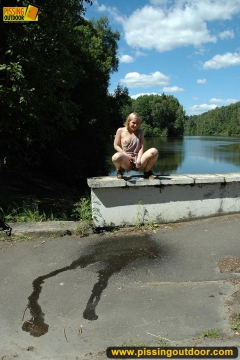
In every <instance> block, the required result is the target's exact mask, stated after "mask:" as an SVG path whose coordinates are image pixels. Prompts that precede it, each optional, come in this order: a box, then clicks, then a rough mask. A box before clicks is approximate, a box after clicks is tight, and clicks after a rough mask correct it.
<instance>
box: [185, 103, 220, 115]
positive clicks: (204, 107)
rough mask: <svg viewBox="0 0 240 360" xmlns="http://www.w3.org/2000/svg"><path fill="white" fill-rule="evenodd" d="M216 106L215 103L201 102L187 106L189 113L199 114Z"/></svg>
mask: <svg viewBox="0 0 240 360" xmlns="http://www.w3.org/2000/svg"><path fill="white" fill-rule="evenodd" d="M216 107H217V105H216V104H212V105H209V104H201V105H193V106H191V107H190V108H189V114H190V115H200V114H202V113H204V112H206V111H209V110H213V109H215V108H216Z"/></svg>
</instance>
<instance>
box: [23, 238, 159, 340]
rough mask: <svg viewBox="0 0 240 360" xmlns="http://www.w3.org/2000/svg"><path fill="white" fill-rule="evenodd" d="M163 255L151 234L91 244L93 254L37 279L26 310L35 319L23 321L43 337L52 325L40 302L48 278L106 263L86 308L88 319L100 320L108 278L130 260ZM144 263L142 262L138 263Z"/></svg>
mask: <svg viewBox="0 0 240 360" xmlns="http://www.w3.org/2000/svg"><path fill="white" fill-rule="evenodd" d="M159 257H160V247H159V245H157V244H156V243H155V242H154V241H153V240H152V239H151V237H150V236H149V235H146V236H129V237H124V238H123V237H115V238H109V239H105V240H103V241H98V242H97V243H96V244H94V245H93V246H91V250H90V253H89V254H87V255H81V256H80V257H79V258H78V259H77V260H75V261H73V262H72V263H71V264H70V265H69V266H66V267H63V268H60V269H57V270H55V271H52V272H50V273H48V274H46V275H43V276H40V277H38V278H37V279H35V280H34V281H33V283H32V284H33V292H32V293H31V295H30V296H29V297H28V304H27V307H26V309H25V311H24V315H23V320H24V316H25V312H26V310H27V309H29V311H30V314H31V319H30V320H26V321H25V322H24V323H23V326H22V330H24V331H27V332H29V333H30V335H32V336H35V337H39V336H42V335H44V334H46V333H47V332H48V329H49V325H48V324H46V323H45V322H44V313H43V311H42V308H41V306H40V305H39V303H38V300H39V297H40V294H41V291H42V285H43V284H44V281H45V280H46V279H49V278H51V277H54V276H56V275H58V274H59V273H62V272H65V271H68V270H74V269H76V268H78V267H80V268H85V267H87V266H88V265H91V264H95V263H97V262H102V263H103V266H102V268H101V269H100V270H98V271H97V273H98V281H97V282H96V283H95V284H94V286H93V289H92V293H91V295H90V297H89V300H88V302H87V304H86V308H85V310H84V311H83V317H84V319H87V320H97V319H98V315H96V312H95V311H96V306H97V304H98V303H99V301H100V298H101V294H102V292H103V290H104V289H106V287H107V285H108V280H109V279H110V277H111V276H112V275H113V274H116V273H119V272H120V271H121V270H123V269H124V268H126V267H127V266H128V265H129V264H130V263H132V262H133V261H135V260H139V259H144V258H145V259H157V258H159ZM138 266H140V264H138Z"/></svg>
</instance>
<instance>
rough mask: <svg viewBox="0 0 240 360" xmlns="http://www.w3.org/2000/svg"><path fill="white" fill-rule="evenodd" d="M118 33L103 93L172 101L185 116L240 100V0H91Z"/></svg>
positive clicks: (92, 10) (94, 11)
mask: <svg viewBox="0 0 240 360" xmlns="http://www.w3.org/2000/svg"><path fill="white" fill-rule="evenodd" d="M86 8H87V11H86V18H88V19H91V18H95V19H98V18H99V17H101V16H107V17H108V19H109V23H110V26H111V28H112V30H113V31H114V30H118V31H119V32H120V36H121V38H120V41H119V42H118V57H119V68H118V72H117V73H114V74H113V75H112V76H111V81H110V87H109V92H112V91H113V90H114V89H116V87H117V85H118V84H120V85H122V86H126V87H127V88H128V90H129V95H130V96H131V97H133V98H137V97H138V96H139V95H144V94H159V95H161V94H162V93H163V92H164V93H165V94H166V95H173V96H175V97H176V98H177V99H178V100H179V102H180V104H181V105H183V108H184V110H185V111H186V114H187V115H198V114H201V113H203V112H205V111H208V110H211V109H214V108H215V107H216V106H219V107H221V106H226V105H229V104H231V103H235V102H237V101H239V100H240V0H189V1H185V0H93V5H92V6H86Z"/></svg>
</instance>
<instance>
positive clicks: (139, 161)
mask: <svg viewBox="0 0 240 360" xmlns="http://www.w3.org/2000/svg"><path fill="white" fill-rule="evenodd" d="M140 131H141V132H140V134H139V140H140V145H141V148H140V150H139V152H138V157H137V164H136V167H137V168H138V169H140V170H141V169H142V164H141V158H142V154H143V148H144V135H143V132H142V130H140Z"/></svg>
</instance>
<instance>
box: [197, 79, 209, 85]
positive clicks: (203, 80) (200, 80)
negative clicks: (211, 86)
mask: <svg viewBox="0 0 240 360" xmlns="http://www.w3.org/2000/svg"><path fill="white" fill-rule="evenodd" d="M206 82H207V80H206V79H197V83H198V84H206Z"/></svg>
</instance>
